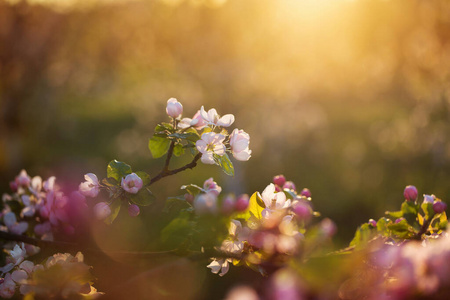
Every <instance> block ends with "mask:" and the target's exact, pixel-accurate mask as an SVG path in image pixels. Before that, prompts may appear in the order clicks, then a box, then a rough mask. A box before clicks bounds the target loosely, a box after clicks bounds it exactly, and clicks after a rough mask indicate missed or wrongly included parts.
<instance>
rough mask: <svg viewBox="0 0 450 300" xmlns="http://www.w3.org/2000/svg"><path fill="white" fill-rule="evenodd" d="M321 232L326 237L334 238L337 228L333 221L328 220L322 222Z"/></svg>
mask: <svg viewBox="0 0 450 300" xmlns="http://www.w3.org/2000/svg"><path fill="white" fill-rule="evenodd" d="M320 230H321V231H322V233H323V234H324V235H325V236H326V237H332V236H333V235H334V234H335V233H336V231H337V227H336V224H334V222H333V221H331V220H330V219H328V218H326V219H323V220H322V222H320Z"/></svg>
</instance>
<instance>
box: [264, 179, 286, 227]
mask: <svg viewBox="0 0 450 300" xmlns="http://www.w3.org/2000/svg"><path fill="white" fill-rule="evenodd" d="M261 198H262V200H263V201H264V204H265V205H266V208H265V209H264V210H263V211H262V215H263V217H264V218H266V219H267V218H269V216H270V214H271V213H272V212H273V211H274V210H280V209H284V208H287V207H289V206H291V200H287V201H286V195H285V194H284V192H278V193H275V185H274V184H273V183H271V184H269V185H268V186H267V187H266V188H265V189H264V191H263V192H262V194H261Z"/></svg>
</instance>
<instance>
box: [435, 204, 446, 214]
mask: <svg viewBox="0 0 450 300" xmlns="http://www.w3.org/2000/svg"><path fill="white" fill-rule="evenodd" d="M446 209H447V204H445V203H444V202H442V201H435V202H434V203H433V210H434V212H435V213H437V214H440V213H443V212H444V211H445V210H446Z"/></svg>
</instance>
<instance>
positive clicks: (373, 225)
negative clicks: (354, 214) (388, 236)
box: [367, 219, 377, 227]
mask: <svg viewBox="0 0 450 300" xmlns="http://www.w3.org/2000/svg"><path fill="white" fill-rule="evenodd" d="M367 223H369V225H371V226H372V227H377V221H375V220H374V219H370V220H369V222H367Z"/></svg>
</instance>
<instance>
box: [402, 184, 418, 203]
mask: <svg viewBox="0 0 450 300" xmlns="http://www.w3.org/2000/svg"><path fill="white" fill-rule="evenodd" d="M417 195H418V192H417V188H416V187H415V186H413V185H408V186H407V187H405V190H404V191H403V196H404V197H405V199H406V200H407V201H416V200H417Z"/></svg>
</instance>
